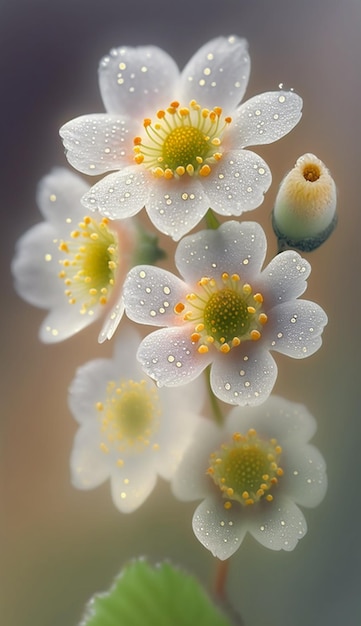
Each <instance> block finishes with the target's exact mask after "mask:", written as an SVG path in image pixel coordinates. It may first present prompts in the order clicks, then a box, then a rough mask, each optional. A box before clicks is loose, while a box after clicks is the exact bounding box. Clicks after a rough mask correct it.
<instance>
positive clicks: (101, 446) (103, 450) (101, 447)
mask: <svg viewBox="0 0 361 626" xmlns="http://www.w3.org/2000/svg"><path fill="white" fill-rule="evenodd" d="M100 449H101V451H102V452H105V453H106V454H108V452H109V448H108V446H107V445H106V444H105V443H104V441H102V442H101V444H100Z"/></svg>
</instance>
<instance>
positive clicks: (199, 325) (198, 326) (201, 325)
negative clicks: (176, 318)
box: [196, 324, 204, 333]
mask: <svg viewBox="0 0 361 626" xmlns="http://www.w3.org/2000/svg"><path fill="white" fill-rule="evenodd" d="M203 330H204V324H197V326H196V331H197V333H201V332H202V331H203Z"/></svg>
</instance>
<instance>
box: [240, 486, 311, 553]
mask: <svg viewBox="0 0 361 626" xmlns="http://www.w3.org/2000/svg"><path fill="white" fill-rule="evenodd" d="M249 532H250V533H251V535H252V536H253V537H254V538H255V539H256V540H257V541H259V543H261V544H262V545H263V546H265V547H266V548H270V549H271V550H287V551H290V550H294V548H295V547H296V545H297V542H298V541H299V540H300V539H302V537H304V536H305V534H306V532H307V524H306V520H305V518H304V515H303V513H302V511H301V510H300V509H299V508H298V506H297V505H296V504H294V503H293V502H292V500H289V499H288V498H284V497H281V496H279V495H277V497H275V499H274V500H273V502H264V503H262V508H261V509H260V510H259V512H258V511H257V515H255V517H254V519H253V523H252V525H251V524H250V526H249Z"/></svg>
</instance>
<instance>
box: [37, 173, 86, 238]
mask: <svg viewBox="0 0 361 626" xmlns="http://www.w3.org/2000/svg"><path fill="white" fill-rule="evenodd" d="M88 189H89V185H87V184H86V182H85V181H84V180H83V179H82V178H81V177H80V176H78V174H75V172H71V171H70V170H67V169H66V168H63V167H55V168H53V169H52V170H51V172H50V173H49V174H48V175H47V176H44V177H43V178H42V179H41V180H40V182H39V185H38V188H37V203H38V207H39V209H40V211H41V213H42V215H43V217H44V218H45V219H46V220H48V221H49V222H50V224H52V225H53V226H54V228H55V229H57V231H58V232H57V236H59V235H61V233H62V231H64V227H66V231H67V232H69V219H71V220H72V222H74V223H75V224H77V223H78V222H79V221H80V220H82V219H83V217H84V208H83V207H82V205H81V204H80V200H81V197H82V196H83V194H84V193H85V192H86V191H87V190H88Z"/></svg>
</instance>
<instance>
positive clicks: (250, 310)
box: [247, 306, 256, 314]
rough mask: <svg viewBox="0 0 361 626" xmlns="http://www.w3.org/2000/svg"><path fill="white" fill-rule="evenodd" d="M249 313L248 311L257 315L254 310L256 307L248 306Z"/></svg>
mask: <svg viewBox="0 0 361 626" xmlns="http://www.w3.org/2000/svg"><path fill="white" fill-rule="evenodd" d="M247 311H248V313H251V314H253V313H255V312H256V309H255V308H254V306H248V307H247Z"/></svg>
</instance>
